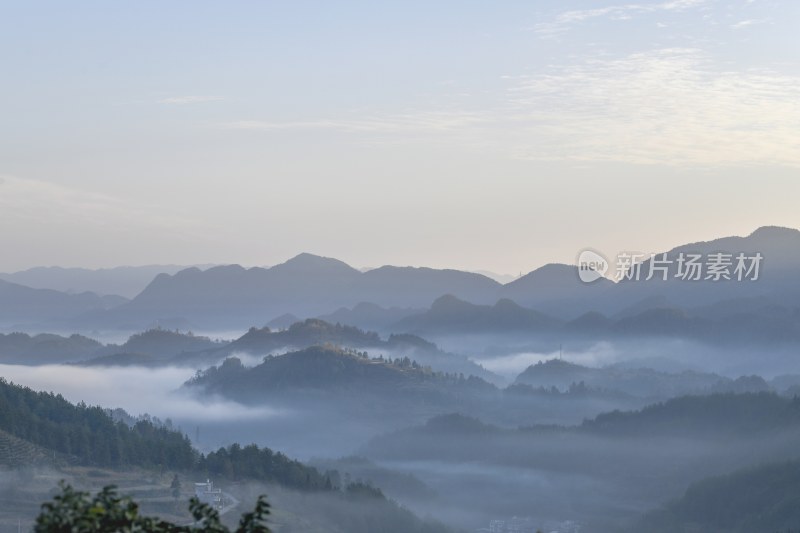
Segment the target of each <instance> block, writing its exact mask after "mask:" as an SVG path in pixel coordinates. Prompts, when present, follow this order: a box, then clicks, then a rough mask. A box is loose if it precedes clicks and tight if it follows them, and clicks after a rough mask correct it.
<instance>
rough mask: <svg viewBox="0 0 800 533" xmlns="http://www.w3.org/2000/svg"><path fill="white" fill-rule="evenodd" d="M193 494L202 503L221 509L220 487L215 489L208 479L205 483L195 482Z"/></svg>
mask: <svg viewBox="0 0 800 533" xmlns="http://www.w3.org/2000/svg"><path fill="white" fill-rule="evenodd" d="M194 495H195V496H197V499H198V500H200V501H201V502H202V503H207V504H208V505H210V506H211V507H213V508H215V509H222V489H215V488H214V483H213V482H212V481H211V480H210V479H207V480H206V482H205V483H195V484H194Z"/></svg>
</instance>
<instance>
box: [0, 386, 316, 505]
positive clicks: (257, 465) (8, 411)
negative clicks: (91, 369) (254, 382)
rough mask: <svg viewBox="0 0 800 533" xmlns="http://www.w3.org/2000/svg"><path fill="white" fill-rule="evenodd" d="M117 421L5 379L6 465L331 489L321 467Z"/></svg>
mask: <svg viewBox="0 0 800 533" xmlns="http://www.w3.org/2000/svg"><path fill="white" fill-rule="evenodd" d="M120 418H122V417H113V416H112V413H111V411H110V410H108V409H104V408H102V407H90V406H87V405H85V404H83V403H80V404H77V405H75V404H72V403H70V402H68V401H67V400H66V399H64V397H62V396H61V395H55V394H52V393H47V392H36V391H33V390H31V389H29V388H27V387H20V386H18V385H14V384H12V383H9V382H7V381H5V380H4V379H0V464H6V465H8V466H23V465H24V464H28V463H31V462H41V461H48V462H49V461H52V460H53V457H54V454H53V452H55V460H56V463H57V464H58V463H64V462H67V463H75V464H82V465H91V466H99V467H107V468H126V467H162V468H168V469H173V470H182V471H198V472H202V473H203V475H206V474H213V475H214V476H219V477H223V478H227V479H234V478H242V477H244V478H248V479H257V480H259V481H272V482H276V483H280V484H283V485H286V486H289V487H292V488H298V489H305V490H324V489H325V488H329V487H330V483H329V481H328V480H327V479H326V478H325V477H324V476H322V475H321V474H320V473H319V472H318V471H317V470H316V469H315V468H311V467H308V466H305V465H303V464H302V463H299V462H297V461H294V460H292V459H289V458H288V457H286V456H285V455H283V454H281V453H276V452H273V451H272V450H270V449H268V448H257V447H255V446H248V447H245V448H241V447H239V446H238V445H234V446H232V447H229V448H227V449H226V448H221V449H219V450H218V451H216V452H211V453H209V454H208V455H207V456H203V455H200V454H199V453H198V452H197V451H196V450H195V449H194V448H193V447H192V445H191V443H190V442H189V439H188V438H187V437H186V436H185V435H184V434H183V433H181V432H180V431H176V430H174V429H172V428H170V427H166V426H164V425H161V424H158V423H154V422H153V421H151V420H148V419H139V420H134V419H130V417H127V421H128V422H129V423H126V421H122V420H120Z"/></svg>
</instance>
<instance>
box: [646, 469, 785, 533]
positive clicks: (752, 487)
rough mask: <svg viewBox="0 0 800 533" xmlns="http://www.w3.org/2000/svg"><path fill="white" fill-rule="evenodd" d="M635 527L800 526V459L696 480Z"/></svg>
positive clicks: (731, 532) (712, 532) (728, 532)
mask: <svg viewBox="0 0 800 533" xmlns="http://www.w3.org/2000/svg"><path fill="white" fill-rule="evenodd" d="M632 531H650V532H652V533H667V532H670V533H671V532H673V531H703V532H707V533H723V532H724V533H740V532H741V533H744V532H751V531H775V532H778V531H781V532H796V531H800V461H789V462H782V463H771V464H765V465H761V466H757V467H751V468H746V469H743V470H739V471H736V472H734V473H732V474H728V475H724V476H715V477H711V478H706V479H704V480H702V481H698V482H696V483H693V484H692V485H691V486H690V487H689V488H688V490H687V491H686V493H685V494H684V495H683V496H682V497H681V498H680V499H678V500H676V501H673V502H671V503H669V504H667V505H665V506H664V507H663V508H661V509H658V510H655V511H652V512H650V513H648V514H647V515H645V516H644V517H643V519H642V520H641V521H640V522H639V523H638V524H637V525H636V527H635V528H634V529H633V530H632Z"/></svg>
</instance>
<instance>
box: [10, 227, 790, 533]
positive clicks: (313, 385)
mask: <svg viewBox="0 0 800 533" xmlns="http://www.w3.org/2000/svg"><path fill="white" fill-rule="evenodd" d="M714 250H724V251H726V252H728V253H730V254H732V255H733V254H735V253H737V252H748V253H752V252H755V251H758V252H759V253H762V254H763V255H764V257H765V258H766V259H765V263H764V265H763V270H762V272H761V273H760V277H759V279H758V280H756V281H752V282H737V281H735V280H723V281H721V282H718V281H712V280H704V279H701V280H697V281H688V282H687V281H682V280H680V279H678V278H677V277H676V276H675V275H671V276H669V277H666V276H665V278H666V279H665V280H662V279H651V280H642V281H633V280H622V281H616V282H612V281H610V280H608V279H605V278H603V279H600V280H598V281H597V282H594V283H585V282H583V281H581V279H579V275H578V267H577V266H574V265H558V264H551V265H546V266H544V267H541V268H539V269H536V270H534V271H532V272H530V273H528V274H526V275H524V276H521V277H519V278H517V279H515V280H513V281H510V282H506V283H500V282H497V281H495V280H493V279H490V278H488V277H486V276H483V275H481V274H475V273H470V272H464V271H457V270H436V269H427V268H410V267H381V268H377V269H372V270H367V271H360V270H357V269H353V268H351V267H350V266H348V265H347V264H345V263H343V262H341V261H338V260H335V259H330V258H325V257H319V256H314V255H311V254H302V255H300V256H297V257H295V258H293V259H291V260H289V261H287V262H285V263H282V264H279V265H277V266H274V267H271V268H250V269H245V268H242V267H239V266H206V267H203V268H197V267H191V268H186V269H179V268H173V269H171V270H169V269H168V270H165V271H164V272H154V271H153V268H154V267H148V270H146V271H144V272H141V273H140V275H139V277H138V278H137V277H136V276H132V274H131V269H130V268H128V269H124V270H121V271H119V272H118V273H116V274H115V273H114V271H113V270H112V271H106V272H103V274H102V276H100V275H99V274H98V273H97V272H99V271H90V270H86V271H81V272H80V273H79V274H76V272H74V271H67V270H59V269H44V270H38V271H30V272H27V273H16V274H13V275H11V274H9V275H2V276H0V278H2V280H0V310H1V312H0V321H2V323H0V326H2V331H3V333H0V376H2V381H0V463H1V464H2V472H0V481H1V483H0V529H3V530H6V529H8V530H11V529H14V528H23V527H24V528H30V527H33V526H34V521H35V520H36V517H37V516H38V515H39V513H40V505H41V504H42V503H43V502H45V501H48V500H50V499H52V498H54V497H56V496H57V495H58V490H59V489H58V482H59V481H60V480H64V481H65V482H66V483H68V484H69V487H74V488H75V489H78V490H85V491H88V494H89V495H91V494H98V495H101V496H102V494H103V493H99V492H97V491H99V490H100V489H101V488H102V487H104V486H107V485H115V486H117V487H118V489H117V490H118V491H119V492H120V493H121V494H124V495H130V496H131V497H132V498H134V499H135V500H136V501H137V503H138V505H140V507H141V510H142V512H145V513H149V514H154V515H157V516H160V517H164V518H166V519H169V520H172V521H174V522H175V523H183V524H191V523H192V520H193V519H192V516H191V515H190V514H189V510H188V509H189V507H188V502H189V498H190V497H191V496H193V495H198V496H200V497H201V499H203V498H206V499H207V500H208V501H209V502H211V504H212V505H214V506H216V508H217V509H218V510H219V512H221V515H220V519H221V520H222V523H224V524H228V525H230V526H234V525H235V524H236V523H237V521H238V519H239V516H240V515H242V513H245V512H246V511H247V509H250V508H253V506H254V505H256V501H257V497H258V496H259V495H261V494H266V495H267V500H268V502H269V505H270V506H271V507H270V514H269V516H268V519H267V524H268V527H269V528H270V530H272V531H275V532H279V533H281V532H299V531H311V532H313V531H320V532H322V531H326V532H328V531H338V532H342V533H345V532H346V533H358V532H375V531H381V532H413V531H417V532H442V533H444V532H493V533H511V532H530V533H533V532H537V531H541V532H559V533H578V532H623V531H630V532H641V531H647V532H660V531H664V532H667V531H670V532H672V531H703V532H715V531H718V532H730V531H740V532H750V531H759V532H764V531H766V532H771V531H774V532H778V531H782V532H783V531H798V530H800V455H798V449H800V447H799V446H798V444H800V396H799V395H800V361H798V360H797V351H798V349H800V307H798V305H797V302H798V301H800V300H798V297H800V281H799V280H800V277H798V276H797V272H798V271H799V270H798V269H799V268H800V231H797V230H793V229H787V228H776V227H765V228H760V229H758V230H757V231H755V232H753V233H752V234H751V235H749V236H747V237H739V238H723V239H718V240H715V241H710V242H701V243H695V244H689V245H685V246H682V247H678V248H676V249H675V250H671V251H670V252H669V253H671V254H672V253H678V252H687V251H696V252H698V253H709V251H714ZM643 265H644V266H643V268H647V263H646V262H645V263H644V264H643ZM131 268H133V267H131ZM669 273H670V274H673V272H672V271H670V272H669ZM151 276H152V279H149V278H150V277H151ZM34 280H35V283H34ZM137 280H138V281H137ZM24 281H27V282H28V283H30V284H31V285H36V286H35V287H34V286H27V285H24V284H23V282H24ZM48 283H49V286H46V285H47V284H48ZM75 283H83V284H84V285H83V286H84V287H85V288H86V289H87V290H85V291H82V292H80V291H70V292H65V291H61V290H58V289H57V288H59V287H64V286H72V287H74V286H75V285H74V284H75ZM136 283H139V285H140V287H139V288H138V292H136V291H134V290H133V288H136V287H137V286H136ZM92 284H94V286H102V287H103V288H104V289H105V290H107V291H109V292H108V293H107V294H98V293H96V292H92V291H89V290H88V289H89V288H92V286H93V285H92ZM51 287H53V288H51ZM115 288H118V289H119V293H120V294H126V295H127V296H119V295H115V294H114V293H113V290H114V289H115ZM213 487H216V488H213ZM87 497H89V496H87Z"/></svg>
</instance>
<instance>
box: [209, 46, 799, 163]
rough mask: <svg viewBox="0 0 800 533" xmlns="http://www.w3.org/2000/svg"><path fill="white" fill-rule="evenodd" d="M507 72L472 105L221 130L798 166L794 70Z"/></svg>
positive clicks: (626, 63) (516, 152)
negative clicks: (500, 86) (490, 93)
mask: <svg viewBox="0 0 800 533" xmlns="http://www.w3.org/2000/svg"><path fill="white" fill-rule="evenodd" d="M504 79H505V82H506V83H507V85H506V88H505V89H504V90H503V91H502V92H501V93H498V94H495V95H494V97H493V99H492V101H491V102H490V103H489V104H487V103H486V100H483V101H481V102H480V104H476V105H473V106H472V107H469V104H470V102H469V101H464V102H463V103H464V107H462V108H458V107H452V108H449V109H444V110H435V111H434V110H417V111H413V112H408V113H405V114H386V115H379V114H374V115H371V116H363V115H359V116H357V117H353V118H343V119H330V120H328V119H321V120H307V121H296V122H291V121H290V122H271V121H258V120H246V121H238V122H231V123H227V124H225V125H224V126H225V127H226V128H233V129H239V130H256V131H258V130H261V131H271V130H274V131H277V130H311V129H317V130H330V131H332V132H336V133H345V134H349V135H353V136H355V137H357V138H359V139H361V140H363V141H364V142H381V141H382V140H387V139H388V140H391V141H394V142H398V141H400V142H424V143H428V142H431V141H433V142H442V143H452V144H457V145H461V146H464V147H466V148H468V149H472V148H475V147H479V148H481V149H484V150H490V151H495V152H498V153H501V154H505V155H506V156H510V157H513V158H519V159H532V160H550V161H573V162H588V161H608V162H626V163H634V164H659V165H672V166H676V165H678V166H680V165H692V166H709V165H713V166H729V165H741V164H777V165H788V166H800V130H798V128H797V124H798V123H800V107H799V106H798V105H797V102H798V101H800V77H797V76H793V75H787V74H780V73H776V72H770V71H766V70H728V69H723V68H720V67H719V66H717V65H716V64H715V63H714V62H713V61H712V60H711V58H710V57H709V56H708V55H707V54H706V53H704V52H703V51H701V50H697V49H685V48H668V49H660V50H654V51H649V52H643V53H635V54H630V55H627V56H622V57H616V58H608V57H605V56H597V57H593V58H590V59H586V60H583V61H578V62H575V63H572V64H569V65H564V66H557V67H550V68H549V69H547V70H545V71H542V72H540V73H538V74H535V75H522V76H508V77H505V78H504Z"/></svg>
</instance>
